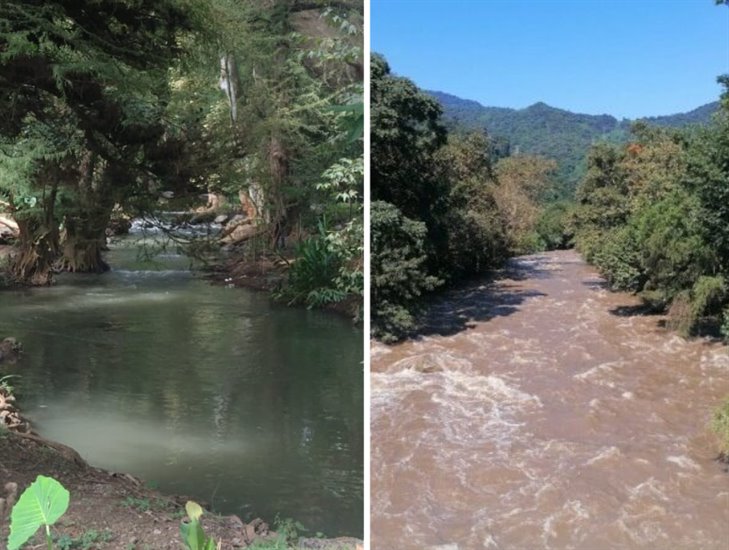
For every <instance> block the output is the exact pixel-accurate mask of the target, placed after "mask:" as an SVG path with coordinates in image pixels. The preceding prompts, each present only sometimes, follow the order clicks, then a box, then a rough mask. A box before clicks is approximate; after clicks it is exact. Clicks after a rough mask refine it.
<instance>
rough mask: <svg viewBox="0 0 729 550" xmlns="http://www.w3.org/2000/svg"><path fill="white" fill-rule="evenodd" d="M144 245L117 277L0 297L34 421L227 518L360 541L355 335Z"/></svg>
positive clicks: (85, 451) (87, 454)
mask: <svg viewBox="0 0 729 550" xmlns="http://www.w3.org/2000/svg"><path fill="white" fill-rule="evenodd" d="M137 225H139V224H137ZM135 227H136V226H135ZM150 233H152V235H153V236H154V234H155V231H150ZM157 233H158V232H157ZM138 236H139V235H136V236H133V237H132V238H130V239H126V240H124V241H122V242H121V243H118V244H117V245H116V246H113V247H112V250H111V251H110V252H109V254H108V258H107V259H108V261H109V263H110V264H111V266H112V271H111V272H109V273H106V274H104V275H63V276H60V277H59V279H58V284H57V285H55V286H53V287H50V288H36V289H29V290H16V291H4V292H0V338H2V337H5V336H10V335H12V336H15V337H16V338H17V339H18V340H19V341H21V342H22V343H23V344H24V348H25V353H24V355H23V356H22V358H21V360H20V361H19V362H18V363H17V364H16V365H12V366H9V367H7V369H6V370H8V369H9V370H11V371H12V372H13V373H15V374H18V375H20V377H19V378H17V379H14V380H13V385H14V386H15V387H16V392H17V394H18V403H19V404H20V406H21V408H22V410H23V412H24V413H25V414H26V416H28V417H29V418H30V419H31V421H32V423H33V426H34V428H35V429H36V430H37V431H38V432H40V434H41V435H43V436H45V437H48V438H50V439H54V440H57V441H59V442H62V443H64V444H66V445H69V446H71V447H73V448H75V449H76V450H78V451H79V452H80V454H81V455H82V456H83V457H84V458H85V459H86V460H87V461H88V462H90V463H91V464H93V465H95V466H99V467H103V468H106V469H111V470H114V471H118V472H129V473H131V474H133V475H136V476H139V477H141V478H142V479H143V480H145V482H147V483H149V484H153V485H156V486H157V487H159V489H161V490H162V491H164V492H168V493H174V494H182V495H187V496H189V497H192V498H194V499H197V500H200V501H203V502H206V503H208V504H209V505H210V506H211V507H212V508H213V510H215V511H217V512H220V513H236V514H239V515H240V516H241V517H242V518H243V519H245V520H249V519H252V518H253V517H257V516H258V517H262V518H263V519H265V520H266V521H269V522H273V520H274V518H275V517H276V516H280V517H281V518H293V519H295V520H297V521H299V522H301V523H302V524H303V525H304V526H305V527H307V528H308V529H310V530H311V532H317V531H321V532H324V533H326V534H327V535H331V536H336V535H354V536H362V534H363V532H362V531H363V518H362V510H363V473H362V472H363V441H364V429H363V413H362V411H363V365H362V359H363V357H362V356H363V352H362V341H363V333H362V330H361V328H356V327H354V326H353V325H352V322H351V321H349V320H348V319H345V318H343V317H339V316H335V315H332V314H329V313H324V312H318V311H307V310H306V309H302V308H288V307H285V306H280V305H276V304H273V303H272V302H271V300H270V299H269V297H268V295H267V294H265V293H259V292H254V291H249V290H246V289H234V288H225V287H222V286H212V285H210V284H209V283H208V282H206V281H204V280H200V279H198V278H196V277H195V276H193V274H192V272H191V271H190V270H189V260H187V259H186V258H185V257H184V256H181V255H179V254H177V253H176V252H175V251H174V250H168V251H159V250H157V251H155V254H152V257H141V256H140V255H139V252H140V250H141V249H140V248H139V243H138V241H137V240H136V237H138ZM0 461H1V456H0Z"/></svg>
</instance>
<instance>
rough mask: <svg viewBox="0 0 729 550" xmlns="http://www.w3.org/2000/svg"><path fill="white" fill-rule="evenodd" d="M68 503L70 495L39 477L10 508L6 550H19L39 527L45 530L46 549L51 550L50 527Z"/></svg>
mask: <svg viewBox="0 0 729 550" xmlns="http://www.w3.org/2000/svg"><path fill="white" fill-rule="evenodd" d="M69 499H70V495H69V492H68V491H67V490H66V489H65V488H64V487H63V485H61V484H60V483H59V482H58V481H56V480H55V479H53V478H49V477H45V476H42V475H39V476H38V477H37V478H36V480H35V481H34V482H33V483H31V484H30V485H29V486H28V488H27V489H25V491H23V494H22V495H20V498H19V499H18V502H16V503H15V506H13V511H12V513H11V516H10V536H9V537H8V550H17V549H18V548H20V547H21V546H22V545H23V544H25V542H26V541H28V539H30V537H32V536H33V535H34V534H35V532H36V531H37V530H38V529H39V528H40V527H45V531H46V541H47V544H48V548H49V549H50V548H52V539H51V530H50V526H51V525H53V524H54V523H56V521H58V519H59V518H60V517H61V516H62V515H63V514H65V513H66V510H67V509H68V503H69Z"/></svg>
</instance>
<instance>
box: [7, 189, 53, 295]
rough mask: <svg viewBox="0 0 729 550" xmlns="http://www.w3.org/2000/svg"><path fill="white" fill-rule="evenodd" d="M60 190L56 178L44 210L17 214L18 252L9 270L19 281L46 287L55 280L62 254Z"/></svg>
mask: <svg viewBox="0 0 729 550" xmlns="http://www.w3.org/2000/svg"><path fill="white" fill-rule="evenodd" d="M57 190H58V178H57V177H56V178H55V179H54V181H53V184H52V186H51V190H50V193H49V194H48V196H46V197H44V198H43V201H42V210H41V212H40V213H38V212H30V213H28V214H25V215H23V213H18V214H17V219H16V221H17V223H18V230H19V235H18V240H17V242H16V247H17V252H16V253H15V254H14V255H13V257H12V259H11V261H10V265H9V267H8V273H9V275H10V277H11V279H12V280H14V281H15V282H16V283H19V284H26V285H32V286H44V285H49V284H51V283H52V282H53V264H54V262H55V260H56V257H57V256H58V221H57V220H56V217H55V208H56V194H57Z"/></svg>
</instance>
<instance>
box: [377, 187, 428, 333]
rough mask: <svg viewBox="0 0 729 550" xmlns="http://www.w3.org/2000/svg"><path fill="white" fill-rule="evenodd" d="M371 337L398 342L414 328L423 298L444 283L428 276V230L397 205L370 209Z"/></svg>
mask: <svg viewBox="0 0 729 550" xmlns="http://www.w3.org/2000/svg"><path fill="white" fill-rule="evenodd" d="M370 227H371V229H370V232H371V243H372V244H371V249H372V252H371V273H372V275H371V285H370V286H371V295H372V333H373V336H375V337H376V338H380V339H382V340H383V341H389V342H392V341H395V340H397V339H398V338H400V337H402V336H403V335H404V334H405V333H407V332H408V331H411V330H413V329H414V328H415V312H416V310H417V302H418V299H419V298H420V296H421V295H422V294H423V293H424V292H427V291H430V290H433V289H434V288H436V287H437V286H438V285H440V284H441V281H440V280H439V279H437V278H436V277H433V276H431V275H429V274H428V273H427V269H426V267H425V263H426V260H427V257H426V253H425V236H426V232H427V231H426V227H425V224H424V223H422V222H416V221H413V220H411V219H409V218H406V217H405V216H403V214H402V212H400V210H399V209H398V208H397V207H395V206H394V205H392V204H390V203H387V202H384V201H375V202H373V203H372V206H371V215H370Z"/></svg>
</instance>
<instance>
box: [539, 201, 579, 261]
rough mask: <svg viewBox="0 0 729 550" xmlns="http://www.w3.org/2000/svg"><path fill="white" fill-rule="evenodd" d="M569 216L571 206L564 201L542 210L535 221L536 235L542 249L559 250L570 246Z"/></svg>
mask: <svg viewBox="0 0 729 550" xmlns="http://www.w3.org/2000/svg"><path fill="white" fill-rule="evenodd" d="M570 215H571V205H570V203H568V202H566V201H560V202H555V203H552V204H550V205H548V206H547V207H546V208H544V210H542V212H541V214H540V216H539V219H538V220H537V234H538V235H539V240H540V241H541V244H542V248H543V249H545V250H560V249H564V248H568V247H569V246H570V243H571V241H572V231H571V229H570V227H569V217H570Z"/></svg>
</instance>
